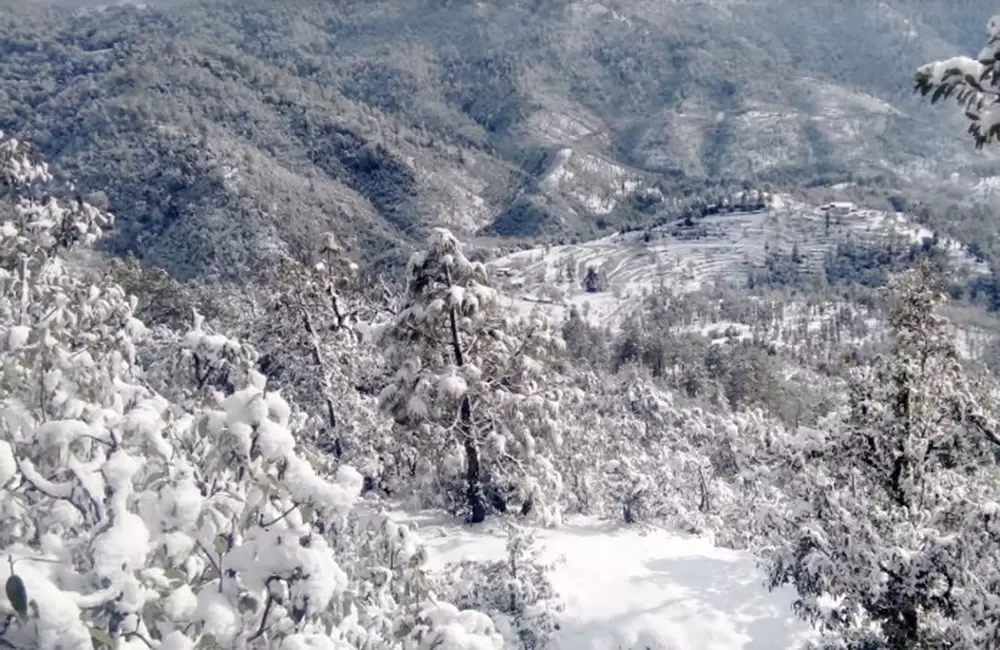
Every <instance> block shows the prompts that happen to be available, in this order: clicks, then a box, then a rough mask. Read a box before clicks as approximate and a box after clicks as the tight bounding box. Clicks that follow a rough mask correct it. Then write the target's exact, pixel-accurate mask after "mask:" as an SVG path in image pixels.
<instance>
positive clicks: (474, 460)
mask: <svg viewBox="0 0 1000 650" xmlns="http://www.w3.org/2000/svg"><path fill="white" fill-rule="evenodd" d="M450 317H451V345H452V351H453V352H454V354H455V365H457V366H458V367H462V366H464V365H465V355H464V354H463V353H462V343H461V341H459V338H458V318H457V316H456V315H455V308H454V307H452V308H451V313H450ZM460 428H461V430H462V446H463V447H464V448H465V463H466V468H465V484H466V488H465V502H466V505H467V506H468V508H469V516H468V518H467V521H468V523H470V524H478V523H481V522H482V521H485V519H486V498H485V496H484V495H483V483H482V468H481V466H480V462H479V448H478V447H477V446H476V439H475V437H474V435H473V432H472V404H471V403H470V402H469V396H468V395H466V396H464V397H463V398H462V406H461V424H460Z"/></svg>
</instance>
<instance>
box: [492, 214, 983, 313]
mask: <svg viewBox="0 0 1000 650" xmlns="http://www.w3.org/2000/svg"><path fill="white" fill-rule="evenodd" d="M698 226H699V227H700V228H703V229H704V233H703V234H702V235H701V236H699V237H692V238H681V237H677V236H675V235H674V234H673V233H672V229H673V224H671V225H670V226H667V227H664V228H657V229H654V230H653V231H651V232H650V233H648V236H647V235H646V234H644V233H642V232H633V233H626V234H614V235H610V236H607V237H603V238H601V239H596V240H593V241H589V242H584V243H580V244H567V245H562V246H551V247H538V248H533V249H529V250H523V251H518V252H516V253H513V254H511V255H507V256H505V257H501V258H499V259H496V260H493V261H492V262H491V263H490V265H491V267H492V268H493V269H494V273H495V277H497V278H498V279H499V280H500V282H501V283H502V284H503V285H505V289H506V293H507V294H508V295H511V296H513V306H514V307H516V308H518V309H521V310H525V311H527V310H530V309H535V308H540V309H542V311H543V312H545V313H546V314H548V315H549V316H550V317H551V319H552V320H553V321H554V322H561V321H562V320H563V319H564V318H565V317H566V315H567V314H568V313H569V310H570V309H571V308H573V307H576V308H577V309H579V310H580V312H581V313H582V314H583V315H584V316H585V317H586V318H587V319H588V320H590V321H591V322H592V323H595V324H598V325H601V326H604V325H610V326H612V327H614V326H615V325H617V324H620V322H621V320H622V318H623V317H624V316H625V315H626V314H627V313H628V312H629V307H630V306H631V305H634V304H635V302H636V301H637V300H639V299H640V297H641V296H642V295H643V293H644V292H646V291H654V290H660V289H661V288H665V289H667V290H669V291H671V292H674V293H690V292H694V291H697V290H699V289H702V288H705V287H709V286H712V285H713V284H714V283H727V284H732V285H733V286H736V287H745V286H746V284H747V278H748V274H749V273H750V272H751V271H752V270H753V269H759V268H762V267H763V264H764V260H765V258H766V256H767V254H768V252H769V251H782V252H784V253H785V254H790V253H791V251H792V249H793V247H794V248H796V249H797V250H798V253H799V255H801V256H802V258H803V261H802V263H801V265H800V272H802V273H804V274H806V275H816V274H822V273H823V272H824V260H825V257H826V255H827V254H828V253H829V252H830V250H831V249H833V248H834V247H835V246H836V245H837V244H838V243H841V242H845V241H852V240H853V241H860V240H867V239H871V238H878V237H887V238H888V237H892V236H894V237H899V238H902V239H903V240H904V241H908V242H912V243H919V242H920V241H922V240H923V239H924V238H930V237H932V235H933V233H932V232H931V231H929V230H927V229H926V228H922V227H921V226H920V225H919V224H916V223H914V222H913V221H911V220H910V219H909V218H908V217H907V216H906V215H904V214H901V213H895V212H884V211H879V210H870V209H863V208H859V207H857V206H855V205H853V204H850V203H834V204H828V205H826V206H816V205H810V204H806V203H802V202H801V201H797V200H794V199H793V198H791V197H789V196H785V195H775V196H774V197H773V199H772V205H771V207H770V208H768V209H766V210H761V211H759V212H748V213H737V214H720V215H714V216H708V217H705V218H703V219H700V220H698ZM941 244H942V245H943V246H944V247H945V249H946V250H947V252H948V255H949V257H950V258H951V260H952V263H953V266H954V268H955V269H956V272H961V273H969V274H982V273H988V268H987V267H986V266H985V265H984V264H982V263H981V262H977V261H976V260H974V259H973V258H972V257H971V256H970V255H969V254H968V252H967V251H966V250H965V249H964V247H962V246H961V245H960V244H958V243H957V242H954V241H951V240H948V239H944V240H943V241H942V242H941ZM591 267H593V268H595V269H600V271H601V273H602V274H603V276H604V277H605V278H606V280H607V289H606V290H604V291H600V292H596V293H588V292H586V291H584V289H583V287H582V280H583V278H584V277H585V275H586V273H587V269H588V268H591Z"/></svg>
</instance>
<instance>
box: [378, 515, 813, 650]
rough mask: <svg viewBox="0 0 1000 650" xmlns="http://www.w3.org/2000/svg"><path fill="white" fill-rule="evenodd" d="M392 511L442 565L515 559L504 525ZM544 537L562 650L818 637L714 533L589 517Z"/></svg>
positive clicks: (772, 645)
mask: <svg viewBox="0 0 1000 650" xmlns="http://www.w3.org/2000/svg"><path fill="white" fill-rule="evenodd" d="M390 516H391V518H392V519H393V520H395V521H397V522H399V523H406V524H409V525H414V526H419V530H418V531H417V532H418V535H419V536H420V537H421V539H422V540H423V541H424V542H425V544H426V546H427V552H428V568H429V569H431V570H432V571H440V570H441V569H442V568H444V566H445V565H447V564H448V563H450V562H459V561H461V560H473V561H493V560H499V559H502V558H503V557H505V552H504V545H505V543H506V541H507V537H506V535H505V534H504V532H503V531H502V529H501V528H500V527H499V526H495V527H490V526H489V524H488V523H487V524H484V525H483V526H473V527H469V526H463V525H461V524H457V523H455V522H454V521H453V520H449V519H447V518H444V517H442V516H440V515H434V514H424V515H418V516H415V515H408V514H405V513H400V512H393V513H390ZM536 535H537V540H538V543H539V545H540V546H541V547H542V549H543V552H542V558H543V560H544V561H546V562H548V563H555V564H554V566H553V568H552V572H551V574H550V578H551V580H552V583H553V586H554V587H555V589H556V591H557V593H558V594H559V598H560V600H561V602H562V604H563V605H564V607H565V609H564V611H563V612H562V614H561V617H560V624H561V629H560V630H559V632H558V633H557V636H556V643H555V648H557V649H558V650H633V649H634V650H688V649H691V650H695V649H697V650H792V649H794V648H800V647H801V645H802V643H803V642H804V641H805V640H807V639H809V638H811V637H812V636H813V635H812V632H811V631H810V630H809V628H808V627H807V626H806V625H805V624H804V623H802V622H800V621H799V620H798V619H796V618H795V617H794V615H793V614H792V611H791V601H792V592H791V591H789V590H779V591H775V592H774V593H768V591H767V589H766V588H765V587H764V586H763V583H762V578H761V574H760V572H759V571H758V570H757V568H756V565H755V563H754V561H753V559H752V558H751V557H749V556H748V555H747V554H744V553H739V552H735V551H730V550H726V549H722V548H718V547H716V546H714V545H713V544H712V542H711V541H709V540H707V539H704V538H692V537H685V536H681V535H678V534H676V533H671V532H669V531H665V530H658V529H648V530H644V529H639V528H626V527H621V526H617V525H614V524H610V523H607V522H601V521H598V520H595V519H592V518H584V517H572V518H570V519H569V520H568V521H567V523H565V524H564V525H563V526H562V527H561V528H559V529H554V530H553V529H539V530H538V531H537V532H536Z"/></svg>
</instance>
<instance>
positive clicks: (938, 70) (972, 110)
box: [915, 14, 1000, 149]
mask: <svg viewBox="0 0 1000 650" xmlns="http://www.w3.org/2000/svg"><path fill="white" fill-rule="evenodd" d="M986 39H987V42H986V46H985V47H984V48H983V49H982V50H981V51H980V52H979V54H978V55H977V56H976V58H974V59H973V58H970V57H968V56H954V57H952V58H950V59H945V60H942V61H934V62H932V63H927V64H925V65H922V66H920V68H918V69H917V72H916V86H915V91H916V92H919V93H920V94H921V95H922V96H925V97H926V96H927V95H930V100H931V103H935V102H937V101H938V100H940V99H947V98H948V97H952V96H954V98H955V99H956V100H957V101H958V104H959V105H960V106H961V107H962V108H963V109H964V111H965V116H966V117H967V118H968V119H969V133H970V134H971V135H972V137H973V138H974V139H975V142H976V148H977V149H978V148H982V147H983V146H984V145H986V144H989V143H990V142H992V141H993V140H995V139H997V138H1000V14H998V15H995V16H993V17H992V18H990V20H989V22H988V23H987V25H986Z"/></svg>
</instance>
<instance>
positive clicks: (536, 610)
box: [437, 523, 562, 650]
mask: <svg viewBox="0 0 1000 650" xmlns="http://www.w3.org/2000/svg"><path fill="white" fill-rule="evenodd" d="M507 526H508V528H507V532H508V539H507V557H506V558H505V559H503V560H497V561H494V562H472V561H464V562H461V563H458V564H454V565H451V566H449V567H448V568H447V569H446V572H445V574H444V577H443V578H442V579H440V580H438V581H437V587H438V589H439V590H440V591H441V593H442V594H443V595H445V596H447V597H448V599H449V600H451V601H453V602H455V604H457V605H459V606H462V607H466V608H468V609H474V610H479V611H483V612H486V613H488V614H489V615H490V617H491V618H492V619H493V620H494V621H496V623H497V628H498V629H499V631H500V632H501V633H502V634H503V635H504V637H505V639H506V640H507V643H508V645H509V646H510V647H520V648H524V650H543V649H544V648H547V647H548V645H549V643H550V641H551V640H552V635H553V634H554V633H555V631H556V630H558V629H559V623H558V614H559V612H560V611H561V609H562V606H561V605H560V603H559V599H558V595H557V594H556V593H555V590H554V589H553V588H552V583H551V582H550V581H549V577H548V572H549V570H550V568H551V567H550V566H548V565H547V564H545V563H543V562H542V561H541V559H540V558H539V548H538V546H537V543H536V542H535V536H534V533H533V532H532V531H531V529H529V528H523V527H521V526H517V525H516V524H509V523H508V524H507Z"/></svg>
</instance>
